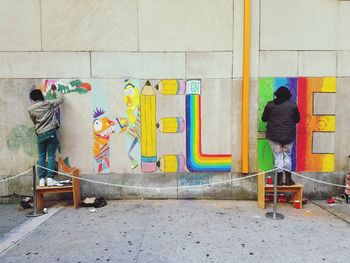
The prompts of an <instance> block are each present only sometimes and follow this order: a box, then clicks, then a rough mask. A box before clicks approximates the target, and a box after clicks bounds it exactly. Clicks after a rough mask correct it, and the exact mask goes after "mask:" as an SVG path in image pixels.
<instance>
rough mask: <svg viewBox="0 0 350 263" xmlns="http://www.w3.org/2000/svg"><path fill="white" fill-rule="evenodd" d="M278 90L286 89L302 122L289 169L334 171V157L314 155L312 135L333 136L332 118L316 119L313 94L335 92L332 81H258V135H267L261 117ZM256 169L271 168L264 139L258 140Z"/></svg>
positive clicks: (315, 79) (268, 149) (269, 150)
mask: <svg viewBox="0 0 350 263" xmlns="http://www.w3.org/2000/svg"><path fill="white" fill-rule="evenodd" d="M280 86H286V87H288V89H289V90H290V91H291V93H292V100H294V101H295V102H296V103H297V104H298V108H299V111H300V116H301V120H300V122H299V124H298V125H297V136H296V141H295V142H294V146H293V150H292V169H293V170H296V171H305V172H332V171H334V154H333V153H324V154H319V153H318V154H316V153H313V149H312V147H313V146H312V140H313V132H335V116H331V115H315V114H314V112H313V107H314V103H315V102H314V96H313V95H314V93H317V92H320V93H334V92H336V79H335V78H261V79H260V80H259V107H258V131H259V132H264V131H266V124H265V123H263V122H262V121H261V115H262V112H263V110H264V107H265V105H266V103H267V102H268V101H270V100H272V99H273V93H274V91H276V90H277V88H279V87H280ZM258 163H259V169H262V170H268V169H272V168H273V156H272V152H271V149H270V147H268V142H267V140H266V139H263V138H261V139H259V140H258Z"/></svg>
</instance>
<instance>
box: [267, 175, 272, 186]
mask: <svg viewBox="0 0 350 263" xmlns="http://www.w3.org/2000/svg"><path fill="white" fill-rule="evenodd" d="M266 183H267V184H273V180H272V177H271V176H268V177H267V178H266Z"/></svg>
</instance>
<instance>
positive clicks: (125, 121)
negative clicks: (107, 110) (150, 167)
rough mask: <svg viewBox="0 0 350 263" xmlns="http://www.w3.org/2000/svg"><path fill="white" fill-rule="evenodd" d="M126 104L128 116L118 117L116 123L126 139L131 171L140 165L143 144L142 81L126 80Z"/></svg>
mask: <svg viewBox="0 0 350 263" xmlns="http://www.w3.org/2000/svg"><path fill="white" fill-rule="evenodd" d="M124 83H125V85H124V103H125V106H126V116H125V117H117V118H116V121H117V124H118V126H119V129H120V132H119V133H120V134H122V133H124V134H125V137H126V148H127V153H128V157H129V159H130V162H131V169H132V170H133V169H135V168H136V167H138V166H139V165H140V142H141V122H140V120H141V116H140V91H139V87H140V81H139V80H129V79H127V80H125V82H124Z"/></svg>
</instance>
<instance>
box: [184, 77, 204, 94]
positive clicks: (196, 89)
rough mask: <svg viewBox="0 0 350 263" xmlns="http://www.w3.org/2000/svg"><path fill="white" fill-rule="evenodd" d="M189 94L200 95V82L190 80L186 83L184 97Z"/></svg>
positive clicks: (198, 80)
mask: <svg viewBox="0 0 350 263" xmlns="http://www.w3.org/2000/svg"><path fill="white" fill-rule="evenodd" d="M189 94H197V95H200V94H201V80H200V79H190V80H187V81H186V95H189Z"/></svg>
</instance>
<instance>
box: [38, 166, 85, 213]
mask: <svg viewBox="0 0 350 263" xmlns="http://www.w3.org/2000/svg"><path fill="white" fill-rule="evenodd" d="M79 172H80V170H79V169H74V170H73V171H72V172H71V173H70V174H71V175H72V176H74V177H78V176H79ZM47 193H73V203H74V208H78V206H79V204H80V180H79V179H78V178H72V185H68V186H37V187H36V205H37V210H38V211H40V210H42V209H43V208H44V206H45V200H44V194H47Z"/></svg>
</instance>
